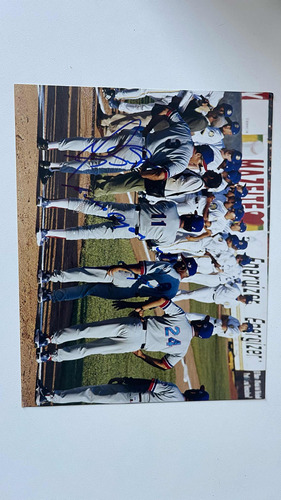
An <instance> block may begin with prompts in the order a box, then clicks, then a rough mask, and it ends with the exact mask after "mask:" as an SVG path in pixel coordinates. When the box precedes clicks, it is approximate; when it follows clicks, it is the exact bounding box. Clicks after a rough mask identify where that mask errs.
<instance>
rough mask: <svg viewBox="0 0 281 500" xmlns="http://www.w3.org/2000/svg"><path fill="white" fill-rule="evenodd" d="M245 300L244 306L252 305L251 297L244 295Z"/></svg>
mask: <svg viewBox="0 0 281 500" xmlns="http://www.w3.org/2000/svg"><path fill="white" fill-rule="evenodd" d="M244 297H245V299H246V304H252V302H253V298H254V297H253V295H244Z"/></svg>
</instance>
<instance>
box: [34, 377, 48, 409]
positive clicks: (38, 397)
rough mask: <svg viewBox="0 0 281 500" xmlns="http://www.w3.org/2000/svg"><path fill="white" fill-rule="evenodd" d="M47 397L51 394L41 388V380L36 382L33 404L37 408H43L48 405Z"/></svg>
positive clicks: (44, 388)
mask: <svg viewBox="0 0 281 500" xmlns="http://www.w3.org/2000/svg"><path fill="white" fill-rule="evenodd" d="M48 396H51V393H50V392H49V391H48V390H47V389H46V387H44V386H43V384H42V382H41V380H37V384H36V391H35V402H36V404H37V406H43V405H45V404H47V403H49V400H48V399H47V398H48Z"/></svg>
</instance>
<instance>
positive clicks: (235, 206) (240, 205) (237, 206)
mask: <svg viewBox="0 0 281 500" xmlns="http://www.w3.org/2000/svg"><path fill="white" fill-rule="evenodd" d="M233 208H243V203H242V201H241V198H237V199H236V201H235V202H234V204H233Z"/></svg>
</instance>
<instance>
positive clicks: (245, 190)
mask: <svg viewBox="0 0 281 500" xmlns="http://www.w3.org/2000/svg"><path fill="white" fill-rule="evenodd" d="M247 194H248V189H247V188H246V184H245V185H244V186H243V190H242V194H241V196H242V198H244V197H245V196H247Z"/></svg>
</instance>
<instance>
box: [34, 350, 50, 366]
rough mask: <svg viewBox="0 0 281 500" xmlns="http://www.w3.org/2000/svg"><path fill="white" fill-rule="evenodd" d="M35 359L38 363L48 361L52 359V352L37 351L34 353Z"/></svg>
mask: <svg viewBox="0 0 281 500" xmlns="http://www.w3.org/2000/svg"><path fill="white" fill-rule="evenodd" d="M36 361H37V363H39V364H40V363H48V361H52V354H50V353H49V352H44V353H41V352H38V353H37V354H36Z"/></svg>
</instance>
